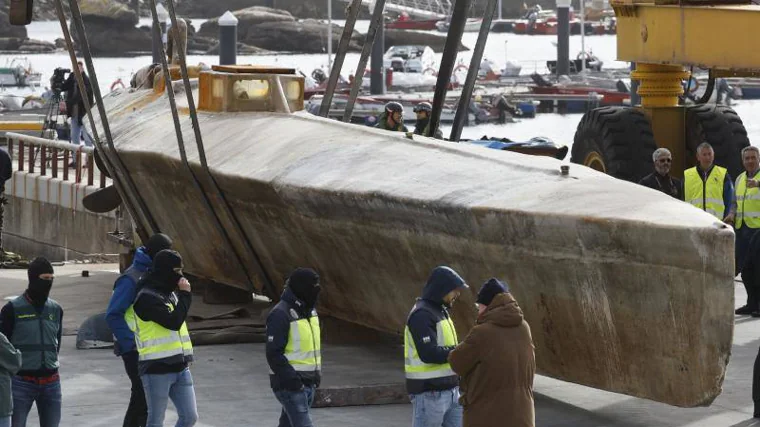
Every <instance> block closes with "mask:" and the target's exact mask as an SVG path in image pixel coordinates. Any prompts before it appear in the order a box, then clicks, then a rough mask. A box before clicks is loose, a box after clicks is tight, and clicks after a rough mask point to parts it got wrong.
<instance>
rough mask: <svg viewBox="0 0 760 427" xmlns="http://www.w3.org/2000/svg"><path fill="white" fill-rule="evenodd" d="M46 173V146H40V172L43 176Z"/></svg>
mask: <svg viewBox="0 0 760 427" xmlns="http://www.w3.org/2000/svg"><path fill="white" fill-rule="evenodd" d="M46 173H47V147H45V146H44V145H42V146H40V174H42V176H45V174H46Z"/></svg>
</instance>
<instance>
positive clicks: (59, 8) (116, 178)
mask: <svg viewBox="0 0 760 427" xmlns="http://www.w3.org/2000/svg"><path fill="white" fill-rule="evenodd" d="M55 7H56V12H57V15H58V20H59V22H60V24H61V31H62V32H63V36H64V39H65V41H66V47H67V50H68V52H69V58H70V59H71V68H72V72H73V73H74V76H75V78H76V80H77V85H78V86H79V92H80V93H81V94H84V96H83V97H82V99H83V101H84V105H85V108H86V110H87V112H88V114H87V115H88V117H89V121H90V126H91V127H92V133H93V139H94V142H95V146H96V147H97V149H98V150H99V151H100V152H101V153H103V154H104V155H103V156H102V157H103V165H104V166H105V168H106V171H107V172H108V174H109V175H110V176H111V177H112V180H113V184H114V187H116V191H117V192H118V193H119V196H120V197H121V200H122V201H123V202H124V205H125V206H126V207H127V210H128V211H129V214H130V216H132V218H133V220H134V221H135V226H136V227H135V228H136V230H135V231H136V232H137V235H138V236H139V237H140V239H141V240H142V241H144V242H147V241H148V239H149V238H150V236H149V233H151V232H152V231H153V230H151V228H150V227H151V226H152V225H153V224H152V223H151V222H150V221H149V220H148V219H147V217H148V216H150V213H149V212H148V211H147V210H146V211H143V212H141V211H140V208H138V206H140V207H142V206H143V204H141V203H139V202H140V199H139V195H138V194H137V193H136V192H135V193H131V191H132V190H133V189H134V187H133V185H134V184H132V187H131V188H130V184H131V180H130V179H129V175H128V174H123V173H121V172H122V170H120V169H119V168H118V167H117V165H116V164H115V163H114V162H112V160H111V159H110V158H109V157H108V156H107V155H105V153H106V150H104V149H103V144H102V143H101V141H100V135H99V134H98V129H97V127H96V126H95V119H94V118H93V117H92V114H89V113H90V112H91V111H92V105H91V104H90V99H89V97H88V96H87V90H86V88H85V84H84V78H83V77H82V73H80V72H79V67H78V65H77V59H76V55H75V54H74V52H75V48H74V43H73V41H72V39H71V33H70V32H69V28H68V25H67V24H66V15H65V14H64V12H63V3H62V0H56V1H55ZM69 8H70V9H71V11H72V19H71V20H72V23H74V24H75V26H76V28H77V31H78V32H79V33H80V40H82V53H83V55H84V56H85V62H86V65H87V70H88V71H89V73H90V77H91V78H92V82H93V83H92V85H94V87H93V95H94V96H95V100H96V102H97V105H98V110H99V112H100V119H101V123H103V128H104V130H107V131H106V140H107V141H108V143H109V146H110V148H111V150H113V141H112V140H111V134H110V128H109V127H108V118H107V117H106V114H105V108H104V107H103V98H102V97H101V96H100V88H99V87H98V83H97V75H96V74H95V69H94V67H93V65H92V56H91V55H90V46H89V43H87V35H86V34H85V33H84V24H83V23H82V15H81V14H80V13H79V5H78V4H77V0H70V1H69ZM74 11H76V14H75V13H74ZM112 152H113V153H114V154H115V150H113V151H112ZM117 158H118V157H117ZM122 166H123V165H122ZM66 167H68V165H66ZM117 171H118V172H120V173H116V172H117ZM101 173H103V171H101ZM122 177H126V181H128V182H127V184H126V185H125V183H124V182H123V180H122V179H123V178H122ZM135 200H137V202H136V201H135Z"/></svg>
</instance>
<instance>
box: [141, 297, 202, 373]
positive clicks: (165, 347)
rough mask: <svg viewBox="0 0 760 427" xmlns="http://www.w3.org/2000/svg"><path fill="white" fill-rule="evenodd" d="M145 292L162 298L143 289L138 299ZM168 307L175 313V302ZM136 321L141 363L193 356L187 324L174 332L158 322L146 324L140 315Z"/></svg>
mask: <svg viewBox="0 0 760 427" xmlns="http://www.w3.org/2000/svg"><path fill="white" fill-rule="evenodd" d="M144 292H145V293H151V294H153V295H156V296H160V295H159V294H158V293H155V292H153V291H151V290H150V289H143V290H141V291H140V292H139V293H138V295H137V296H138V298H139V296H140V294H141V293H144ZM135 301H137V298H135ZM166 306H167V307H169V311H174V308H175V307H176V305H175V303H174V302H168V303H166ZM130 308H131V307H130ZM134 319H135V323H134V326H135V344H137V353H138V355H139V357H138V360H139V361H141V362H145V361H149V360H159V359H166V358H169V357H172V356H192V355H193V344H192V342H190V333H189V332H188V330H187V323H186V322H183V323H182V326H181V327H180V329H179V331H172V330H171V329H167V328H165V327H163V326H161V325H159V324H158V323H156V322H152V321H147V322H146V321H145V320H143V319H142V318H140V316H138V315H135V316H134Z"/></svg>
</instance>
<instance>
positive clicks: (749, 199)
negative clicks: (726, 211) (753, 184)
mask: <svg viewBox="0 0 760 427" xmlns="http://www.w3.org/2000/svg"><path fill="white" fill-rule="evenodd" d="M742 224H746V225H747V227H749V228H760V188H749V187H747V172H742V174H741V175H739V178H737V179H736V228H739V227H741V226H742Z"/></svg>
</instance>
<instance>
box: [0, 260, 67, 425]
mask: <svg viewBox="0 0 760 427" xmlns="http://www.w3.org/2000/svg"><path fill="white" fill-rule="evenodd" d="M27 275H28V277H29V285H28V287H27V289H26V292H24V294H23V295H21V296H18V297H16V298H14V299H13V300H11V301H10V302H9V303H8V304H6V305H5V306H4V307H3V309H2V310H0V332H2V333H3V334H4V335H5V336H6V337H8V339H9V340H10V342H11V344H13V346H14V347H16V348H17V349H19V350H21V353H22V359H23V360H22V365H21V370H20V371H18V373H17V374H16V376H15V377H13V408H14V409H13V417H12V418H13V421H12V422H13V426H19V427H24V426H26V418H27V416H28V415H29V411H30V410H31V409H32V405H33V404H34V403H35V402H36V404H37V410H38V412H39V416H40V425H42V426H43V427H48V426H53V427H57V426H58V424H59V423H60V421H61V382H60V378H59V376H58V366H59V363H58V352H59V351H60V350H61V332H62V330H63V328H62V324H63V309H62V308H61V306H60V305H58V303H57V302H55V301H54V300H52V299H51V298H49V295H50V289H51V288H52V287H53V277H54V276H53V266H52V264H50V262H49V261H48V260H46V259H45V258H42V257H39V258H35V259H34V260H33V261H32V262H31V263H29V269H28V270H27ZM40 349H42V351H40Z"/></svg>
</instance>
